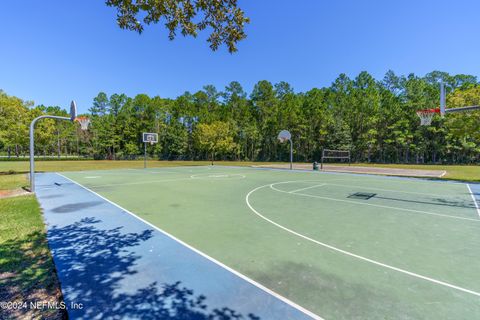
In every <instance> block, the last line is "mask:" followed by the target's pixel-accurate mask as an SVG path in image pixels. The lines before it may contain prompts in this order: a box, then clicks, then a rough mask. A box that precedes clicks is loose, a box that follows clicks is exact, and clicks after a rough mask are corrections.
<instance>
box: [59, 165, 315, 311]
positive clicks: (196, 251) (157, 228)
mask: <svg viewBox="0 0 480 320" xmlns="http://www.w3.org/2000/svg"><path fill="white" fill-rule="evenodd" d="M55 174H57V175H59V176H61V177H63V178H65V179H67V180H69V181H71V182H73V183H75V184H76V185H78V186H79V187H81V188H83V189H85V190H87V191H89V192H91V193H93V194H94V195H96V196H97V197H99V198H101V199H103V200H105V201H107V202H108V203H110V204H112V205H114V206H115V207H117V208H119V209H121V210H123V211H124V212H126V213H128V214H130V215H131V216H133V217H135V218H137V219H138V220H140V221H142V222H143V223H145V224H147V225H149V226H150V227H152V228H154V229H155V230H157V231H159V232H161V233H162V234H164V235H166V236H167V237H169V238H170V239H172V240H175V241H176V242H178V243H180V244H181V245H183V246H185V247H187V248H188V249H190V250H192V251H194V252H195V253H197V254H199V255H201V256H202V257H204V258H205V259H207V260H209V261H211V262H213V263H215V264H216V265H218V266H220V267H222V268H224V269H226V270H228V271H230V272H231V273H233V274H234V275H236V276H237V277H239V278H241V279H243V280H245V281H247V282H248V283H250V284H252V285H254V286H256V287H257V288H259V289H261V290H263V291H265V292H266V293H268V294H270V295H272V296H274V297H275V298H277V299H279V300H280V301H282V302H284V303H286V304H288V305H289V306H291V307H293V308H295V309H297V310H298V311H300V312H303V313H304V314H306V315H307V316H309V317H312V318H313V319H316V320H324V319H323V318H322V317H320V316H319V315H317V314H315V313H313V312H312V311H310V310H307V309H305V308H304V307H302V306H300V305H298V304H296V303H295V302H293V301H291V300H289V299H287V298H285V297H284V296H282V295H280V294H278V293H276V292H275V291H273V290H271V289H268V288H267V287H265V286H264V285H262V284H260V283H258V282H256V281H255V280H253V279H251V278H249V277H247V276H246V275H244V274H242V273H240V272H238V271H236V270H235V269H232V268H230V267H229V266H227V265H225V264H223V263H221V262H220V261H218V260H216V259H214V258H212V257H210V256H209V255H207V254H206V253H204V252H202V251H200V250H198V249H196V248H194V247H192V246H190V245H189V244H187V243H185V242H183V241H182V240H180V239H178V238H176V237H175V236H173V235H171V234H170V233H168V232H166V231H164V230H162V229H160V228H159V227H157V226H155V225H153V224H151V223H150V222H148V221H146V220H144V219H142V218H140V217H139V216H137V215H136V214H134V213H133V212H130V211H128V210H127V209H125V208H123V207H121V206H120V205H118V204H116V203H115V202H112V201H110V200H108V199H107V198H105V197H103V196H101V195H99V194H98V193H96V192H95V191H93V190H90V189H89V188H87V187H85V186H83V185H81V184H80V183H78V182H76V181H74V180H72V179H70V178H68V177H66V176H64V175H63V174H61V173H58V172H56V173H55Z"/></svg>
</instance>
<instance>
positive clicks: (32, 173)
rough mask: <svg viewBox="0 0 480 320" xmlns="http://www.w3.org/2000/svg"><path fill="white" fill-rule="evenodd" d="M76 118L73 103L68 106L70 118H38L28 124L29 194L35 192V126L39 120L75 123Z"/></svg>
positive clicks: (75, 107) (46, 116) (48, 116)
mask: <svg viewBox="0 0 480 320" xmlns="http://www.w3.org/2000/svg"><path fill="white" fill-rule="evenodd" d="M76 117H77V105H76V104H75V101H72V103H71V104H70V117H60V116H50V115H45V116H39V117H36V118H35V119H33V120H32V122H31V123H30V192H35V135H34V131H35V124H36V123H37V121H38V120H40V119H57V120H70V121H75V118H76Z"/></svg>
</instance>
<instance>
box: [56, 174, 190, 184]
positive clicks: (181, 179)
mask: <svg viewBox="0 0 480 320" xmlns="http://www.w3.org/2000/svg"><path fill="white" fill-rule="evenodd" d="M57 174H60V173H57ZM183 180H193V179H192V178H190V177H188V178H178V179H162V180H150V181H141V182H140V181H139V182H125V183H109V184H99V185H98V186H92V187H91V188H103V187H114V186H131V185H139V184H147V183H157V182H172V181H183Z"/></svg>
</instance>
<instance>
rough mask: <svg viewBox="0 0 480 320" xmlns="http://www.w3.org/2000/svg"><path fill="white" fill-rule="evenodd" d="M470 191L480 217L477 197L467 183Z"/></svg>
mask: <svg viewBox="0 0 480 320" xmlns="http://www.w3.org/2000/svg"><path fill="white" fill-rule="evenodd" d="M467 188H468V191H469V192H470V196H471V197H472V200H473V203H474V204H475V208H476V209H477V214H478V217H479V218H480V208H479V207H478V203H477V199H475V196H474V195H473V192H472V189H470V185H469V184H468V183H467Z"/></svg>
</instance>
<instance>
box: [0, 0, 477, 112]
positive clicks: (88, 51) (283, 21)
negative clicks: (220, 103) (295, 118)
mask: <svg viewBox="0 0 480 320" xmlns="http://www.w3.org/2000/svg"><path fill="white" fill-rule="evenodd" d="M239 5H240V6H241V7H242V8H243V9H244V10H245V11H246V14H247V16H249V17H250V18H251V24H250V25H248V26H247V29H246V31H247V34H248V38H247V39H246V40H244V41H242V42H241V43H240V44H239V52H238V53H235V54H233V55H231V54H229V53H228V52H227V50H226V48H224V47H222V48H221V49H220V50H219V51H217V52H212V51H211V50H210V49H209V48H208V45H207V43H206V42H205V38H206V37H207V35H208V34H207V33H203V34H201V35H200V36H199V37H198V38H197V39H192V38H182V37H181V36H180V37H179V38H177V39H176V40H175V41H173V42H171V41H169V40H168V39H167V32H166V31H165V30H164V29H163V27H162V26H153V27H147V29H146V30H145V32H144V33H143V34H142V35H138V34H137V33H134V32H131V31H126V30H121V29H120V28H118V26H117V25H116V21H115V10H114V9H113V8H109V7H107V6H105V5H104V2H103V1H101V0H77V1H64V0H49V1H38V0H26V1H24V0H4V1H1V2H0V39H1V47H0V48H1V49H0V89H3V90H4V91H6V92H7V93H8V94H10V95H16V96H19V97H21V98H23V99H27V100H33V101H35V103H36V104H45V105H59V106H62V107H67V106H68V104H69V101H70V100H72V99H75V100H77V103H78V105H79V107H80V110H81V111H83V112H84V111H87V109H88V108H89V107H90V106H91V103H92V99H93V97H94V96H96V95H97V93H98V92H100V91H104V92H106V93H108V94H113V93H126V94H128V95H130V96H134V95H135V94H138V93H147V94H149V95H159V96H161V97H172V98H174V97H176V96H178V95H180V94H182V93H183V92H184V91H187V90H188V91H191V92H195V91H197V90H200V89H201V88H202V86H204V85H206V84H213V85H215V86H216V87H217V89H219V90H221V89H223V88H224V87H225V85H227V84H228V83H229V82H230V81H233V80H236V81H239V82H240V83H241V84H242V85H243V86H244V89H245V90H247V91H248V92H250V91H251V89H252V87H253V85H254V84H255V83H256V82H257V81H259V80H263V79H265V80H269V81H272V82H278V81H282V80H283V81H287V82H289V83H290V84H291V85H292V86H293V87H294V89H295V91H306V90H309V89H311V88H313V87H322V86H329V85H330V84H331V82H333V81H334V80H335V78H336V77H337V76H338V75H339V74H340V73H346V74H347V75H349V76H351V77H354V76H355V75H357V74H358V73H359V72H361V71H364V70H366V71H368V72H370V73H371V74H373V75H374V76H375V77H376V78H382V77H383V75H384V74H385V72H386V71H387V70H389V69H392V70H394V71H395V72H396V73H398V74H408V73H410V72H414V73H416V74H418V75H424V74H425V73H427V72H430V71H432V70H442V71H447V72H449V73H452V74H457V73H465V74H473V75H476V76H480V59H479V57H480V55H479V52H480V39H479V35H480V23H479V21H478V14H479V12H480V1H478V0H457V1H444V0H416V1H413V0H403V1H385V0H364V1H359V0H343V1H342V0H330V1H324V0H308V1H307V0H298V1H291V0H261V1H247V0H239Z"/></svg>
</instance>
